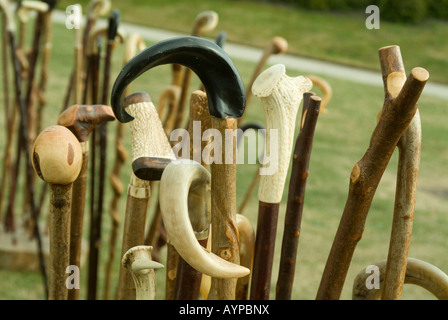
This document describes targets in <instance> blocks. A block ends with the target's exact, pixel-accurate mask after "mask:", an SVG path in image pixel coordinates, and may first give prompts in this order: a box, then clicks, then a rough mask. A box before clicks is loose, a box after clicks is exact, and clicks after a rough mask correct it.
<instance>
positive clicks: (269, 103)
mask: <svg viewBox="0 0 448 320" xmlns="http://www.w3.org/2000/svg"><path fill="white" fill-rule="evenodd" d="M0 3H1V7H2V14H3V19H2V22H3V40H4V41H3V44H4V45H3V51H2V57H3V70H4V72H3V80H4V81H3V83H4V94H3V99H4V107H5V114H6V119H7V120H8V121H7V124H8V126H7V128H6V131H7V135H6V141H7V142H6V148H5V151H4V162H3V163H4V168H3V172H4V174H3V178H2V185H1V194H0V201H1V202H0V210H1V212H0V216H1V217H2V220H3V222H4V232H10V233H13V232H14V230H15V228H16V222H15V220H16V218H15V214H14V204H15V202H16V201H15V195H16V194H17V193H18V192H19V190H18V185H17V181H18V175H19V173H20V170H19V169H20V163H21V161H25V163H26V165H25V173H26V177H25V179H26V180H25V181H26V183H25V184H24V186H25V188H24V190H23V192H24V199H25V201H24V202H23V203H25V207H24V208H23V212H27V213H29V214H28V215H27V221H28V223H27V226H28V228H30V233H31V234H32V235H33V238H35V239H36V243H37V252H38V257H39V261H40V272H41V273H42V277H43V280H44V284H45V293H46V295H47V297H48V299H51V300H66V299H69V300H78V299H80V294H82V295H83V296H84V295H85V297H86V298H87V299H89V300H96V299H119V300H135V299H138V300H153V299H159V298H164V299H167V300H173V299H189V300H197V299H209V300H218V299H219V300H221V299H223V300H235V299H237V300H248V299H249V300H268V299H270V293H271V282H272V278H273V275H272V270H273V264H274V263H275V261H274V248H275V243H276V238H277V237H279V235H278V232H277V225H278V216H279V209H280V203H281V201H282V197H283V195H284V192H285V191H284V189H285V182H286V181H287V178H288V173H289V172H290V175H289V186H288V189H287V203H286V213H285V221H284V229H283V230H284V231H283V235H282V243H281V252H280V261H279V273H278V276H277V283H276V287H275V298H276V299H278V300H289V299H291V297H292V291H293V286H294V275H295V272H296V258H297V253H298V242H299V236H300V233H301V220H302V214H303V209H304V201H305V189H306V183H307V179H308V176H309V175H310V168H309V164H310V159H311V153H312V148H313V140H314V133H315V129H316V126H317V120H318V117H319V115H320V114H325V107H326V105H327V103H328V102H329V101H330V100H331V96H332V89H331V87H330V85H329V84H328V83H327V82H326V81H325V80H324V79H322V78H320V77H317V76H314V75H307V76H296V77H291V76H288V75H287V70H286V67H285V66H284V65H282V64H276V65H273V66H268V67H267V63H268V60H269V57H270V56H271V55H275V54H281V53H284V52H285V51H287V41H286V40H285V39H283V38H281V37H275V38H273V39H272V41H271V42H270V43H269V44H268V45H266V48H265V50H264V52H263V55H262V57H261V59H260V60H259V63H258V64H257V66H256V68H255V70H254V72H253V74H252V77H251V79H250V80H249V81H248V83H247V84H246V86H244V84H243V80H242V79H241V76H240V75H239V73H238V70H237V68H236V67H235V65H234V63H233V61H232V59H231V58H230V57H229V56H228V54H227V53H226V51H225V49H224V48H225V40H226V33H225V32H222V33H220V34H219V36H218V37H217V39H216V40H215V41H210V40H207V39H205V38H204V37H203V36H204V35H206V34H207V33H210V32H211V31H213V30H214V29H215V28H216V26H217V24H218V14H217V13H216V12H214V11H205V12H201V13H200V14H199V15H198V16H197V18H196V19H195V21H194V22H193V28H192V31H191V34H190V35H188V36H181V37H175V38H170V39H166V40H163V41H160V42H157V43H155V44H153V45H151V46H147V45H146V44H145V41H144V39H143V38H142V36H141V35H140V34H138V33H134V34H130V35H127V34H125V32H124V30H123V29H122V28H121V26H120V13H119V11H117V10H111V7H112V6H111V3H110V1H107V0H91V1H90V3H89V6H88V7H87V13H86V22H85V25H84V26H83V28H80V29H78V30H76V43H75V45H74V57H75V59H74V61H72V64H73V72H72V74H71V75H70V77H69V79H68V86H67V92H66V93H65V96H64V97H63V98H64V99H63V100H64V101H63V103H62V109H61V110H60V114H59V116H58V121H57V123H55V124H54V125H52V126H49V127H47V128H42V122H41V119H42V112H43V108H44V106H45V104H46V99H45V94H46V81H47V78H48V73H49V71H48V63H49V60H50V48H51V45H50V43H51V38H52V37H51V24H52V20H51V14H52V9H53V8H54V6H55V4H56V1H49V0H48V1H21V2H20V3H19V4H18V8H17V10H16V11H15V12H18V13H19V14H18V17H19V18H20V22H21V24H20V28H19V29H16V28H15V15H14V13H13V3H10V1H7V0H0ZM30 11H36V12H37V16H36V19H35V23H36V25H35V33H34V38H33V44H32V47H31V50H30V51H29V52H27V51H26V47H25V43H24V42H25V41H24V39H25V37H24V35H25V28H26V27H27V23H28V16H27V15H28V13H29V12H30ZM101 16H107V24H106V26H100V25H99V24H97V21H98V19H99V17H101ZM17 34H18V35H19V41H16V35H17ZM41 39H43V40H41ZM119 45H123V46H125V54H124V57H123V63H122V66H120V69H121V72H120V73H119V74H118V75H117V76H116V78H115V79H114V77H113V75H112V72H111V69H112V63H113V59H112V58H113V55H114V54H116V51H115V49H116V47H117V46H119ZM39 59H40V60H39ZM379 61H380V65H381V70H382V75H383V82H384V91H385V98H384V104H383V106H382V108H381V110H380V113H379V115H378V119H377V126H376V128H375V129H374V131H373V132H372V135H371V140H370V145H369V146H368V147H367V149H366V152H365V154H364V156H363V157H362V159H361V160H360V161H358V162H357V163H356V164H355V165H354V167H353V170H352V172H351V174H350V177H349V180H350V185H349V193H348V197H347V200H346V206H345V209H344V211H343V214H342V217H341V220H340V224H339V227H338V229H337V232H336V236H335V239H334V242H333V245H332V247H331V251H330V254H329V256H328V260H327V264H326V266H325V269H324V273H323V275H322V279H321V283H320V286H319V289H318V292H317V296H316V299H339V297H340V294H341V291H342V288H343V286H344V283H345V280H346V276H347V271H348V268H349V266H350V263H351V258H352V255H353V253H354V250H355V248H356V245H357V243H358V242H359V240H360V239H361V237H362V233H363V230H364V226H365V222H366V218H367V215H368V212H369V208H370V204H371V202H372V199H373V196H374V194H375V191H376V188H377V186H378V184H379V181H380V179H381V177H382V175H383V173H384V171H385V169H386V167H387V166H388V163H389V160H390V158H391V156H392V154H393V152H394V150H395V148H396V147H398V150H399V163H398V169H397V186H396V188H397V192H396V195H395V208H394V220H393V225H392V234H391V238H390V247H389V252H388V256H387V259H385V260H384V261H381V262H378V263H376V264H375V265H377V266H378V268H380V269H381V272H380V274H381V278H380V282H381V286H380V288H381V289H371V290H370V289H369V288H367V289H366V279H365V278H366V273H360V274H359V276H358V277H357V278H356V280H355V286H354V290H353V298H354V299H378V298H382V299H400V298H401V293H402V289H403V284H404V283H406V282H413V283H417V284H419V285H420V286H422V287H424V288H426V289H427V290H429V291H430V292H432V293H433V294H434V295H435V296H436V297H437V298H439V299H446V298H448V276H447V275H445V274H444V273H443V272H442V271H440V270H439V269H437V268H435V267H434V266H432V265H430V264H428V263H426V262H424V261H420V260H417V259H412V258H408V252H409V246H410V237H411V232H412V222H413V214H414V207H415V195H416V185H417V177H418V168H419V161H420V151H421V126H420V117H419V112H418V109H417V102H418V99H419V97H420V94H421V93H422V90H423V88H424V87H425V84H426V82H427V80H428V77H429V73H428V72H427V71H426V70H425V69H423V68H414V69H412V71H411V72H410V73H409V74H408V75H407V74H406V73H405V70H404V64H403V61H402V58H401V53H400V48H399V47H398V46H388V47H383V48H380V49H379ZM39 63H40V65H41V78H40V82H39V81H38V78H37V76H38V73H37V70H38V68H37V66H38V65H39ZM11 65H12V66H13V67H14V68H13V70H14V74H13V79H14V81H13V87H14V90H13V92H14V95H10V88H9V85H10V83H11V82H12V81H11V80H10V79H9V76H10V75H9V70H10V67H9V66H11ZM160 65H170V66H171V69H170V70H171V72H172V73H171V75H170V78H171V83H170V84H169V86H167V88H166V90H164V91H163V92H162V94H161V95H160V96H159V97H156V99H157V103H154V102H153V101H154V100H155V97H151V96H150V94H149V92H150V90H151V86H150V85H148V86H147V87H148V90H147V92H133V91H132V87H131V84H133V82H134V81H135V80H136V79H138V78H139V77H140V76H141V75H142V74H144V73H146V72H149V71H150V70H151V69H153V68H155V67H158V66H160ZM194 76H197V78H198V79H199V81H200V86H199V87H198V88H193V89H192V88H191V87H192V85H191V84H192V83H193V82H192V78H193V77H194ZM313 86H315V87H318V88H319V90H320V91H321V92H322V93H323V97H322V98H321V97H319V96H317V95H316V93H314V92H313V91H312V89H313ZM252 95H254V96H256V98H258V99H259V101H260V102H261V105H262V107H263V109H264V116H265V123H264V124H259V123H251V122H245V121H244V116H245V114H247V108H248V107H250V104H249V102H250V100H251V98H252ZM188 101H189V103H188ZM188 105H189V108H188V107H187V106H188ZM300 107H301V109H300ZM299 110H301V111H300V112H299ZM16 118H17V120H19V121H18V122H19V126H18V127H16V125H15V123H16V122H17V121H16ZM112 124H113V129H114V130H115V132H114V136H115V141H114V142H115V143H114V145H115V150H114V152H113V155H114V157H112V158H110V157H109V158H108V157H107V155H108V151H107V150H108V147H110V141H109V142H108V141H107V139H106V137H107V136H110V135H111V134H110V133H108V131H110V129H111V125H112ZM127 128H128V129H127ZM127 130H128V131H129V134H130V139H131V148H130V150H128V148H127V146H126V145H125V143H124V140H125V134H126V131H127ZM253 130H258V131H259V132H263V134H264V139H265V147H264V150H263V161H260V163H259V164H257V165H258V166H259V168H258V169H259V170H257V172H256V174H255V175H254V177H253V180H252V182H251V184H250V187H249V189H248V190H247V194H246V195H245V197H243V201H242V203H241V204H240V206H239V208H238V210H237V204H236V184H237V177H236V169H237V149H238V144H239V143H238V142H239V141H244V136H245V135H246V133H247V132H249V131H253ZM179 132H181V134H179V135H178V136H179V137H181V138H182V141H181V143H178V140H176V141H175V142H173V140H172V139H169V138H170V137H172V136H173V134H177V133H179ZM296 132H298V134H297V136H296ZM198 137H199V138H198ZM14 138H16V139H17V146H16V148H15V151H16V154H15V158H13V157H12V151H13V148H14V143H13V139H14ZM242 138H243V139H242ZM108 144H109V145H108ZM243 148H244V147H243ZM129 151H130V154H131V157H130V159H128V154H129ZM109 154H110V153H109ZM128 160H130V161H128ZM128 163H129V164H130V165H128ZM290 167H291V170H289V168H290ZM107 170H109V171H110V172H109V173H110V174H109V179H110V185H109V186H108V185H107V184H106V177H107V175H108V172H107ZM123 170H129V172H130V181H128V182H127V189H126V188H125V185H124V184H123V182H122V178H121V174H122V171H123ZM9 172H11V176H9ZM6 173H8V174H6ZM36 176H37V177H39V178H40V179H42V180H43V181H45V183H44V184H43V185H44V186H48V192H47V188H42V194H41V195H39V197H36V195H35V186H36V184H37V181H36V180H38V179H35V178H36ZM311 176H312V175H311ZM8 183H9V185H8ZM257 186H258V200H259V206H258V219H257V221H256V224H255V223H253V221H250V219H248V218H247V217H246V216H245V215H244V214H243V211H244V209H245V207H246V205H247V203H248V202H249V201H250V198H251V195H252V193H253V191H254V190H255V189H256V187H257ZM108 187H109V188H110V189H111V191H112V192H111V193H112V196H111V199H110V205H109V207H108V209H107V210H108V213H109V214H110V218H111V219H110V220H111V221H112V225H111V226H110V228H109V229H110V231H109V239H108V244H109V248H108V249H109V255H108V257H107V259H106V265H105V270H106V271H105V278H104V279H105V281H104V285H105V286H104V296H102V297H99V295H98V283H99V281H98V269H99V264H100V263H99V261H100V260H99V250H100V248H101V246H103V243H104V235H103V234H102V230H103V229H104V225H103V222H102V221H103V217H104V214H105V211H106V210H105V207H106V205H105V199H106V189H107V188H108ZM6 190H9V191H10V194H9V198H7V197H6V195H4V194H5V192H6ZM125 190H126V199H123V198H124V195H123V194H124V193H125ZM87 191H88V192H89V193H88V194H87ZM47 193H48V195H49V199H50V204H49V206H50V208H49V210H48V211H49V212H48V216H47V218H48V221H49V223H48V227H47V228H48V229H49V238H50V240H49V248H50V249H49V259H48V261H47V259H46V258H45V255H44V252H43V248H42V247H43V246H42V239H41V233H42V230H41V229H40V224H39V223H37V221H39V219H43V218H46V217H44V213H45V212H44V210H42V203H43V202H44V199H45V197H46V195H47ZM86 200H89V203H87V201H86ZM120 201H125V212H120ZM6 202H8V203H6ZM4 203H5V205H4ZM86 206H89V216H88V221H89V222H90V225H89V232H88V235H86V234H85V232H83V230H84V229H86V228H85V226H84V225H85V223H84V218H85V217H86V216H87V213H86V212H85V208H86ZM4 207H5V208H6V210H4ZM151 207H153V208H154V212H153V214H152V215H149V214H148V212H149V209H150V208H151ZM148 216H150V217H151V219H150V220H149V219H148ZM122 218H123V219H122ZM122 220H123V223H122ZM147 220H148V221H147ZM2 232H3V231H2ZM87 236H88V239H89V244H88V256H87V257H84V258H87V261H86V262H87V263H88V271H87V273H88V274H87V277H84V275H83V276H82V277H81V279H84V278H85V279H86V280H87V282H86V283H87V285H84V281H83V282H82V283H81V284H80V282H79V269H80V267H81V264H82V263H83V261H82V259H84V258H83V257H82V254H81V253H82V250H81V249H82V240H83V237H87ZM120 240H121V242H120ZM119 245H121V250H119V249H120V248H118V250H119V251H120V256H119V257H118V259H117V257H116V254H115V252H116V251H117V246H119ZM162 248H166V250H162ZM165 253H166V256H162V255H163V254H165ZM117 260H118V261H119V262H118V264H119V265H118V266H117ZM115 267H118V268H119V270H118V275H117V276H116V277H114V276H113V273H114V270H116V268H115ZM67 270H72V271H73V270H74V271H73V274H68V273H67V272H68V271H67ZM156 270H157V271H156ZM156 272H157V273H163V272H164V273H165V293H164V296H161V294H160V292H159V293H158V292H157V290H156V281H155V273H156ZM47 273H48V276H47ZM416 279H417V280H416ZM115 280H116V281H115Z"/></svg>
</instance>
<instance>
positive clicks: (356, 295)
mask: <svg viewBox="0 0 448 320" xmlns="http://www.w3.org/2000/svg"><path fill="white" fill-rule="evenodd" d="M386 264H387V260H382V261H379V262H376V263H374V264H372V266H375V267H376V268H378V272H379V279H378V282H379V283H378V284H379V289H375V288H368V287H367V283H369V282H370V281H369V280H368V277H369V276H371V273H370V272H366V269H363V270H361V271H360V272H359V273H358V274H357V275H356V278H355V281H354V282H353V291H352V299H353V300H379V299H380V298H381V294H382V293H383V292H384V286H385V284H386V279H385V275H386V274H387V272H386ZM404 283H408V284H414V285H417V286H419V287H422V288H424V289H426V290H428V291H429V292H431V293H432V294H433V295H434V296H435V297H436V298H437V299H439V300H448V275H446V274H445V273H444V272H443V271H442V270H440V269H439V268H437V267H435V266H434V265H432V264H430V263H428V262H425V261H422V260H419V259H415V258H407V262H406V272H405V276H404Z"/></svg>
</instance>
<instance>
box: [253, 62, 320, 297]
mask: <svg viewBox="0 0 448 320" xmlns="http://www.w3.org/2000/svg"><path fill="white" fill-rule="evenodd" d="M311 87H312V82H311V80H309V79H308V78H305V77H303V76H298V77H295V78H292V77H289V76H287V75H286V73H285V66H284V65H281V64H278V65H274V66H272V67H270V68H268V69H267V70H265V71H264V72H263V73H261V74H260V75H259V77H258V78H257V80H255V82H254V85H253V86H252V91H253V93H254V94H255V95H256V96H258V97H259V98H260V99H261V101H262V104H263V108H264V110H265V119H266V151H265V160H264V163H263V165H262V166H261V168H260V175H261V177H260V185H259V189H258V199H259V207H258V222H257V233H256V239H255V253H254V266H253V270H252V282H251V290H250V298H251V299H253V300H267V299H269V292H270V283H271V273H272V264H273V258H274V248H275V239H276V235H277V234H276V233H277V220H278V210H279V207H280V202H281V200H282V196H283V189H284V184H285V181H286V176H287V173H288V168H289V162H290V158H291V151H292V145H293V140H294V130H295V124H296V118H297V111H298V109H299V106H300V102H301V101H302V98H303V94H304V93H305V92H306V91H308V90H310V89H311ZM273 134H277V137H278V140H277V141H276V142H277V143H276V144H272V141H271V136H272V135H273ZM276 147H277V148H276ZM267 159H268V160H269V163H266V162H267V161H266V160H267Z"/></svg>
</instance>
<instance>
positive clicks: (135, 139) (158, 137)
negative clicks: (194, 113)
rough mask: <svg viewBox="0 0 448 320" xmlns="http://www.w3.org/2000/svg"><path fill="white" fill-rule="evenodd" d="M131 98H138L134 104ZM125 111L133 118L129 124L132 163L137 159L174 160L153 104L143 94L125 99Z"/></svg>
mask: <svg viewBox="0 0 448 320" xmlns="http://www.w3.org/2000/svg"><path fill="white" fill-rule="evenodd" d="M133 97H136V98H137V97H138V98H137V99H138V101H135V103H134V102H133V101H132V98H133ZM126 100H127V101H128V103H125V105H127V111H128V112H129V114H131V115H132V116H133V117H134V120H133V121H131V123H130V130H131V135H132V161H135V160H136V159H138V158H142V157H150V158H166V159H172V160H174V159H176V157H175V155H174V152H173V150H172V149H171V145H170V142H169V141H168V138H167V136H166V134H165V131H164V129H163V126H162V122H161V121H160V119H159V115H158V113H157V110H156V108H155V107H154V104H153V103H152V101H151V99H150V97H149V96H148V95H147V94H145V93H136V94H133V95H130V96H128V97H126Z"/></svg>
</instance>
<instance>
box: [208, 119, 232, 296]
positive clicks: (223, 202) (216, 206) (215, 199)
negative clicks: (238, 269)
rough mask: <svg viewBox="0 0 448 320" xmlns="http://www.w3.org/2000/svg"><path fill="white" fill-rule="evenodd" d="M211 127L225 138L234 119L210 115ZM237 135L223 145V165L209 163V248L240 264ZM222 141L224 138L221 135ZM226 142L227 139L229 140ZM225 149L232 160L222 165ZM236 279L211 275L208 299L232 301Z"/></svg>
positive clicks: (222, 256) (225, 258)
mask: <svg viewBox="0 0 448 320" xmlns="http://www.w3.org/2000/svg"><path fill="white" fill-rule="evenodd" d="M211 125H212V128H214V129H217V130H218V131H219V132H220V133H221V136H222V137H225V132H226V129H227V130H228V129H230V130H232V132H234V130H236V128H237V120H236V119H234V118H228V119H218V118H215V117H211ZM235 140H236V137H233V139H232V141H231V143H232V145H231V146H230V147H229V146H228V145H227V146H225V147H224V146H223V149H222V150H223V151H222V152H223V154H222V162H223V163H222V164H218V163H212V164H211V173H212V187H211V188H212V199H211V201H212V251H213V252H214V253H215V254H216V255H218V256H219V257H221V258H223V259H224V260H227V261H230V262H232V263H235V264H239V260H240V254H239V246H238V238H239V236H238V228H237V227H236V159H235V157H236V141H235ZM223 141H224V138H223ZM228 142H229V141H228ZM224 149H227V150H228V151H230V152H232V154H233V159H232V161H231V162H230V163H228V164H225V161H224ZM236 282H237V279H217V278H212V280H211V287H210V294H209V296H208V297H209V299H210V300H233V299H235V288H236Z"/></svg>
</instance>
